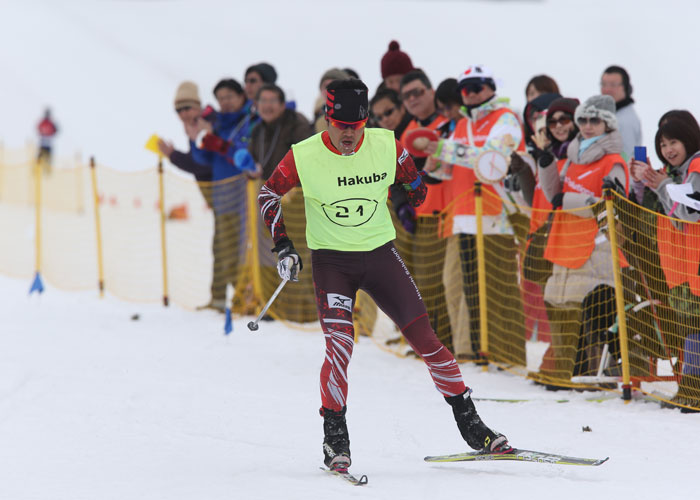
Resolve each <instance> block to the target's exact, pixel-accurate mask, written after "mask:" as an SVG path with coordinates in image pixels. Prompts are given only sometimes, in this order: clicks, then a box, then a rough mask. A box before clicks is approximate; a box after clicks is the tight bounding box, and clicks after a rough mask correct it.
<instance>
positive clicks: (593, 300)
mask: <svg viewBox="0 0 700 500" xmlns="http://www.w3.org/2000/svg"><path fill="white" fill-rule="evenodd" d="M574 120H575V122H576V125H577V126H578V127H579V133H578V135H577V136H576V137H575V138H574V139H573V141H571V143H570V144H569V146H568V148H567V156H568V159H567V162H566V164H565V165H564V166H563V167H562V168H561V172H559V171H558V170H557V168H553V167H552V165H555V164H556V163H557V162H555V157H554V155H553V154H551V153H548V152H545V153H544V154H543V155H542V156H541V157H540V159H539V160H538V169H539V178H540V183H541V184H542V188H543V190H544V193H545V195H547V197H548V198H549V199H550V201H551V204H552V207H553V209H554V210H556V209H559V208H561V209H564V210H566V212H561V211H557V212H556V213H555V215H554V218H553V220H552V224H551V229H550V231H549V236H548V239H547V246H546V248H545V250H544V258H545V259H547V260H548V261H550V262H552V263H553V265H552V275H551V276H550V277H549V278H548V279H547V282H546V285H545V288H544V298H545V301H546V302H547V304H548V312H549V318H550V321H551V327H552V332H551V333H552V347H553V349H554V351H555V356H554V358H555V359H556V362H555V365H556V367H555V368H556V369H555V368H552V370H551V371H550V372H549V373H547V375H548V376H549V377H550V378H554V379H564V380H565V381H566V382H567V383H568V382H569V381H570V380H569V379H570V377H571V376H573V375H594V374H595V372H596V370H597V363H596V362H597V356H598V355H599V350H600V348H601V347H602V345H600V344H599V343H596V340H595V339H597V338H600V337H599V335H602V334H604V333H605V331H607V329H608V328H609V327H610V326H612V324H613V322H614V320H615V314H614V311H615V307H614V296H615V291H614V282H613V272H612V271H613V269H612V257H611V250H610V241H609V239H608V238H607V237H606V234H607V229H606V228H607V218H606V217H605V215H600V213H601V211H602V208H601V207H602V205H601V204H600V202H601V200H602V197H603V191H604V189H605V188H607V187H610V188H612V189H613V190H617V191H619V192H620V193H622V194H623V195H625V196H626V195H627V193H628V191H629V171H628V167H627V163H626V162H625V160H624V158H623V157H622V137H621V135H620V132H619V131H618V122H617V118H616V116H615V101H614V100H613V98H612V97H610V96H607V95H597V96H593V97H590V98H589V99H587V100H586V101H585V102H584V103H583V104H580V105H579V106H578V107H577V108H576V111H575V113H574ZM621 262H622V264H623V265H625V261H624V257H622V258H621ZM595 316H598V318H597V321H596V323H595V327H591V326H590V322H587V318H592V317H595ZM578 325H580V326H578ZM569 339H578V340H577V341H576V342H574V343H573V346H572V345H571V344H572V342H571V340H569ZM576 345H578V348H577V349H572V347H575V346H576ZM574 352H575V353H576V357H575V358H574V357H573V356H572V353H574ZM613 357H614V355H613ZM555 385H556V384H555Z"/></svg>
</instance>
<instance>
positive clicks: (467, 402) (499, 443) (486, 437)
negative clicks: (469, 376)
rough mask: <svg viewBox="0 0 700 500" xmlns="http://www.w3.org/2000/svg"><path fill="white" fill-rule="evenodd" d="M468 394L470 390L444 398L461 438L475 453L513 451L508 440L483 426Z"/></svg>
mask: <svg viewBox="0 0 700 500" xmlns="http://www.w3.org/2000/svg"><path fill="white" fill-rule="evenodd" d="M470 394H471V390H469V389H467V391H466V392H465V393H464V394H460V395H458V396H452V397H446V398H445V401H447V402H448V404H449V405H450V406H451V407H452V413H453V414H454V416H455V421H456V422H457V428H459V432H460V433H461V434H462V437H463V438H464V440H465V441H466V442H467V444H468V445H469V446H471V447H472V448H473V449H475V450H477V451H484V452H487V453H508V452H509V451H510V450H512V449H513V448H512V447H511V446H510V445H509V444H508V439H507V438H506V437H505V436H504V435H503V434H500V433H498V432H494V431H492V430H491V429H489V428H488V427H487V426H486V424H484V422H483V421H482V420H481V417H479V414H478V413H477V412H476V408H475V407H474V402H473V401H472V398H471V396H470Z"/></svg>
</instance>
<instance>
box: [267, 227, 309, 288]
mask: <svg viewBox="0 0 700 500" xmlns="http://www.w3.org/2000/svg"><path fill="white" fill-rule="evenodd" d="M272 251H273V252H276V253H277V273H278V274H279V275H280V278H282V279H283V280H289V281H299V277H298V275H299V271H301V270H302V269H303V268H304V264H302V262H301V257H299V254H298V253H297V251H296V250H295V249H294V245H293V244H292V240H290V239H289V238H282V239H281V240H279V241H278V242H277V245H275V248H273V249H272Z"/></svg>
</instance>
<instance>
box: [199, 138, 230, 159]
mask: <svg viewBox="0 0 700 500" xmlns="http://www.w3.org/2000/svg"><path fill="white" fill-rule="evenodd" d="M228 148H229V143H228V142H226V141H225V140H223V139H222V138H221V137H219V136H217V135H214V134H207V135H205V136H204V137H203V138H202V149H206V150H207V151H213V152H214V153H219V154H222V155H225V154H226V152H227V151H228Z"/></svg>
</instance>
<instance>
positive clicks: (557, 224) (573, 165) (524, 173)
mask: <svg viewBox="0 0 700 500" xmlns="http://www.w3.org/2000/svg"><path fill="white" fill-rule="evenodd" d="M380 69H381V75H382V82H381V84H380V85H379V87H378V88H377V89H376V91H375V92H374V93H373V95H372V96H371V99H370V109H369V120H368V126H370V127H381V128H385V129H388V130H391V131H393V132H394V134H395V137H396V139H398V140H399V141H400V142H401V144H402V145H403V146H404V147H405V148H406V151H407V153H410V154H412V155H413V157H414V162H415V164H416V166H417V168H418V169H419V170H420V171H422V175H423V180H424V181H425V183H426V184H427V187H428V194H427V197H426V200H425V202H424V203H423V204H422V205H421V206H419V207H418V208H416V209H414V208H413V207H412V206H411V205H410V204H409V203H407V200H406V193H405V191H404V190H403V189H401V188H400V186H394V187H392V189H391V190H390V192H389V193H388V202H389V203H390V205H391V207H392V208H393V212H394V217H395V221H396V223H397V226H398V227H401V228H403V230H404V233H403V234H405V235H406V237H408V238H409V239H410V238H411V237H412V235H420V234H424V233H425V231H426V230H427V229H426V228H427V226H426V220H428V218H429V217H431V216H434V215H438V214H444V213H446V212H449V215H450V216H449V217H448V218H446V219H445V220H447V221H448V223H447V224H446V227H443V228H442V230H441V233H440V234H439V236H440V237H442V238H448V237H452V236H453V237H454V238H452V240H453V241H454V242H455V248H454V250H455V252H454V256H455V257H454V258H455V259H456V261H457V265H458V268H459V269H461V271H462V272H461V275H460V276H458V277H457V280H458V284H457V287H458V288H460V289H461V290H462V292H463V297H464V301H465V305H466V319H465V320H464V321H458V320H456V319H455V318H453V317H452V316H455V315H456V314H453V312H452V310H450V316H451V317H450V326H449V330H450V333H451V339H452V348H453V350H454V351H455V354H456V356H457V357H458V359H476V360H478V359H479V358H480V355H481V347H480V336H479V332H480V331H481V329H482V328H488V329H489V331H490V330H500V331H504V332H507V337H508V339H509V340H508V343H509V344H511V345H517V346H524V343H525V340H526V339H527V338H531V337H532V335H533V333H534V332H536V333H537V335H538V337H539V339H540V340H542V339H546V340H549V341H550V342H551V345H550V347H549V350H548V352H547V353H546V354H545V357H544V360H543V364H542V366H541V367H540V370H539V371H540V374H543V375H545V377H544V378H542V380H543V383H545V384H546V385H547V386H548V388H551V389H556V388H558V384H557V383H556V380H558V379H560V380H562V381H564V380H569V379H570V378H571V377H572V376H574V377H575V376H587V375H595V374H596V373H599V372H600V369H604V370H605V373H606V374H616V373H617V371H618V370H619V365H618V359H619V356H620V346H619V341H618V340H617V338H616V337H614V335H612V334H610V332H611V331H612V330H613V329H614V328H613V327H614V326H615V325H616V324H617V322H618V319H617V318H616V310H615V293H616V289H615V282H614V276H613V252H612V249H611V241H610V240H611V239H610V238H609V236H608V234H609V232H610V231H609V228H608V227H607V222H608V220H609V217H608V214H607V213H606V212H605V211H604V209H603V208H604V203H602V201H603V200H604V197H605V195H606V193H608V194H610V193H616V196H617V197H618V198H621V199H626V200H628V201H629V202H630V203H632V204H634V205H635V206H637V207H641V208H642V209H643V210H642V211H641V212H640V213H642V212H643V213H645V214H647V215H649V214H653V213H658V214H662V215H665V216H668V218H665V217H657V218H654V219H653V220H654V221H655V222H654V224H655V227H654V228H653V230H648V229H647V228H642V227H638V228H635V227H634V225H635V220H633V219H632V218H630V217H627V218H625V216H624V213H622V211H621V210H619V211H618V212H619V213H616V214H615V220H617V221H618V222H621V223H626V224H627V226H628V228H629V227H630V226H631V227H632V230H631V231H630V230H627V231H626V232H625V234H624V235H623V237H622V238H621V242H620V243H621V252H620V265H621V266H622V267H623V268H624V272H625V276H626V277H627V278H629V280H631V281H632V282H633V285H631V286H630V288H631V289H633V290H638V289H640V288H639V287H641V286H642V284H643V288H644V292H639V293H636V295H637V296H641V297H642V298H647V299H649V300H650V303H652V304H659V309H660V310H662V312H659V313H658V314H657V313H654V315H653V316H654V319H653V320H648V321H647V322H650V321H653V322H654V325H653V326H654V328H655V330H657V331H659V330H660V331H662V332H663V331H664V330H665V331H666V333H667V334H668V335H667V338H670V337H672V336H675V337H676V338H678V339H680V340H678V341H676V342H675V345H674V342H672V341H670V340H664V341H662V342H661V343H663V344H664V345H663V346H662V348H661V349H662V350H665V352H666V353H667V354H668V353H669V352H670V351H669V350H671V351H672V352H671V354H673V353H675V358H683V357H684V358H685V360H686V365H685V367H683V368H682V373H679V375H682V376H679V380H680V382H679V391H678V394H677V396H676V401H675V402H677V403H679V404H682V405H690V406H695V407H700V366H693V365H692V364H690V363H689V361H690V360H693V359H697V358H698V356H700V353H698V352H696V351H697V350H698V347H697V346H700V275H699V269H698V268H699V266H700V225H698V224H693V223H695V222H697V221H698V220H700V212H699V211H696V210H695V209H693V208H692V205H691V204H683V203H679V202H678V201H677V200H676V199H673V198H672V197H671V195H670V194H669V190H668V189H667V187H668V186H669V185H674V184H684V185H687V186H689V191H688V192H689V193H691V194H689V197H690V198H691V199H692V198H695V199H700V127H699V126H698V122H697V121H696V119H695V118H694V116H693V115H692V114H691V113H690V112H688V111H685V110H669V111H668V112H667V113H666V114H664V115H663V116H662V117H661V118H660V120H659V125H658V131H657V133H656V136H655V137H654V140H653V142H654V147H653V149H654V150H655V152H656V156H657V157H658V160H656V159H654V160H652V159H651V156H649V155H647V154H646V153H645V150H644V148H642V146H644V145H645V142H644V141H643V138H642V134H641V124H640V120H639V118H638V116H637V113H636V110H635V106H636V103H635V101H634V98H633V86H632V83H631V79H630V75H629V74H628V73H627V71H626V70H625V69H624V68H623V67H621V66H617V65H612V66H609V67H607V68H605V69H603V70H602V72H601V76H600V88H599V89H591V95H582V96H572V95H567V94H565V93H562V92H561V90H560V88H559V86H558V85H557V83H556V81H555V79H553V78H552V77H550V76H547V75H537V76H534V77H533V78H531V79H530V80H529V81H528V82H527V84H526V85H525V88H524V93H525V96H526V101H527V105H526V106H525V108H524V111H523V113H522V115H521V114H519V113H517V112H516V111H515V110H514V109H513V108H512V107H511V106H510V103H509V99H508V98H507V97H506V96H502V95H500V94H499V90H500V89H499V87H498V78H497V74H495V73H494V72H493V71H491V69H490V68H489V67H487V66H484V65H472V66H468V67H467V68H456V71H455V75H457V74H458V76H457V77H456V78H454V77H450V78H445V79H443V80H440V81H438V80H433V79H432V78H431V76H432V75H427V74H426V73H425V72H424V71H422V70H421V69H419V68H417V67H415V66H414V63H413V61H412V60H411V58H410V57H409V55H408V54H406V53H405V52H403V51H402V50H401V48H400V45H399V44H398V43H397V42H395V41H392V42H391V43H390V44H389V47H388V51H387V52H386V53H385V54H384V56H383V57H382V58H381V61H380ZM457 70H462V72H461V73H458V71H457ZM349 78H360V76H359V75H358V74H357V73H356V72H355V71H354V70H352V69H351V68H340V67H333V68H329V69H328V70H327V71H325V72H324V73H323V74H322V75H320V78H319V79H318V80H316V81H315V82H314V84H316V82H318V83H317V84H318V89H319V95H318V98H317V100H316V103H315V105H314V109H313V110H309V111H312V114H310V115H309V116H310V117H311V120H309V119H307V117H305V116H304V115H303V114H302V113H300V112H299V111H297V110H296V104H295V103H294V102H293V101H288V100H287V97H286V94H285V91H284V90H283V89H282V88H281V87H280V86H279V85H278V84H277V83H276V82H277V72H276V70H275V68H274V67H273V66H272V65H271V64H269V63H266V62H261V63H258V64H254V65H252V66H250V67H249V68H247V70H246V71H245V74H244V75H243V79H242V83H241V82H239V81H238V80H236V79H235V78H229V77H227V78H224V79H222V80H221V81H219V82H218V83H217V84H216V86H215V87H214V89H213V91H212V92H213V97H214V99H215V100H216V103H217V106H216V108H214V107H212V106H203V102H202V99H201V96H200V92H199V89H198V87H197V85H196V84H195V83H193V82H190V81H185V82H182V83H181V84H180V85H179V86H178V88H177V89H176V91H175V99H174V108H175V111H176V113H177V116H178V118H179V119H180V120H181V122H182V124H183V127H184V132H185V134H186V135H187V137H188V139H189V151H187V152H185V151H178V150H177V149H175V148H174V147H173V145H172V143H171V142H168V141H165V140H161V141H160V142H159V149H160V151H161V152H162V154H163V155H164V156H166V157H168V158H169V160H170V162H171V163H172V164H173V165H175V166H176V167H178V168H180V169H182V170H184V171H187V172H189V173H191V174H192V175H194V177H195V178H196V180H197V181H199V182H200V185H204V184H206V183H210V182H211V183H212V186H213V187H212V188H211V189H204V188H203V189H202V193H203V195H204V197H205V199H206V201H207V203H208V204H209V206H210V207H211V208H212V211H213V214H214V220H215V225H214V237H213V243H212V249H213V255H214V277H213V280H212V288H211V302H210V303H209V304H207V305H206V307H209V308H213V309H216V310H220V311H223V310H224V306H225V304H224V301H225V289H226V285H227V284H228V283H233V284H235V276H237V275H238V273H239V272H240V269H239V268H240V259H239V256H240V255H241V252H240V251H239V250H238V249H239V248H240V247H241V246H242V245H244V244H245V238H246V234H247V233H246V232H245V231H244V230H242V229H241V226H242V225H243V224H245V220H244V219H245V217H244V216H243V215H242V214H243V213H244V212H243V211H244V207H242V206H241V203H240V201H239V198H241V194H242V193H241V192H239V191H237V190H238V189H239V188H238V187H236V186H238V184H240V183H238V184H234V183H227V182H226V181H230V180H231V179H239V180H245V181H246V182H245V183H243V184H246V183H250V182H254V183H257V185H258V186H260V185H261V184H262V182H263V181H265V180H267V179H268V178H269V177H270V175H271V174H272V172H273V170H274V169H275V167H276V166H277V164H278V163H279V162H280V161H281V160H282V158H283V157H284V155H285V154H286V153H287V151H289V149H290V147H291V146H292V145H293V144H296V143H298V142H300V141H302V140H303V139H306V138H307V137H310V136H311V135H313V134H315V133H319V132H322V131H324V130H326V128H327V127H328V121H327V119H326V109H325V107H326V105H327V96H326V88H327V87H328V85H329V84H330V83H331V82H332V81H334V80H345V79H349ZM421 134H422V135H421ZM419 136H421V137H427V138H428V139H429V140H428V141H427V142H426V141H423V142H422V143H421V144H423V147H422V148H421V147H418V144H419V142H418V141H417V139H416V138H417V137H419ZM451 144H452V145H454V144H459V145H461V146H464V147H463V148H462V150H463V152H462V153H460V154H461V156H460V157H459V159H456V157H455V159H454V161H450V159H449V158H448V157H447V156H445V155H446V154H447V151H449V146H450V145H451ZM650 149H652V148H650ZM488 155H493V158H492V159H491V160H489V161H491V162H492V163H491V164H492V165H493V164H494V163H493V162H498V161H503V162H504V164H505V165H506V168H505V169H504V171H503V175H502V176H500V177H499V178H488V175H487V173H486V172H485V170H484V167H483V164H484V161H485V160H484V158H487V157H488ZM394 188H395V189H394ZM482 192H483V194H484V198H483V200H484V201H483V211H482V216H481V220H479V221H478V220H477V206H476V205H477V204H476V197H477V196H478V195H479V194H480V193H482ZM300 206H301V205H300ZM518 206H522V207H527V209H528V210H527V211H521V210H517V209H515V208H516V207H518ZM647 220H651V219H647ZM479 224H481V227H482V229H481V231H482V233H483V235H484V245H485V247H486V249H487V253H489V252H495V253H498V254H499V256H500V258H499V260H498V262H486V273H487V276H489V277H492V278H493V279H495V280H497V282H498V287H495V288H497V292H498V295H497V297H496V296H493V297H492V296H489V301H488V304H489V313H488V320H487V322H488V325H481V321H482V315H481V314H480V301H479V287H478V285H479V283H478V266H477V226H478V225H479ZM231 235H233V236H231ZM436 236H437V235H436ZM224 239H227V241H228V243H227V245H225V244H224V242H223V240H224ZM231 239H233V243H232V244H231ZM266 245H267V246H266ZM272 245H273V244H272V242H271V240H265V241H263V242H262V243H261V248H262V251H263V252H266V251H267V250H268V249H269V248H271V247H272ZM231 248H233V250H231ZM635 248H642V249H645V251H647V252H648V253H649V256H648V258H647V257H645V259H644V261H645V262H652V263H653V264H654V265H655V267H656V268H658V269H659V270H660V271H658V272H656V273H655V274H654V271H653V269H652V267H654V266H652V265H649V266H646V267H645V266H644V265H643V264H641V263H640V262H638V260H640V259H638V258H637V257H634V256H633V255H630V252H631V253H632V254H634V252H633V250H634V249H635ZM444 251H445V252H447V253H448V254H449V250H448V249H447V248H446V249H445V250H444ZM679 254H682V255H679ZM635 255H636V254H635ZM443 257H444V255H443ZM404 258H405V259H406V260H407V261H408V262H411V263H412V264H413V265H420V264H421V259H422V260H425V259H426V258H429V257H426V256H425V255H420V254H419V252H417V251H416V252H415V253H413V254H412V255H404ZM430 258H432V256H431V257H430ZM448 261H449V259H448V258H446V260H445V262H446V263H447V262H448ZM261 262H270V260H269V258H267V259H265V258H262V259H261ZM450 262H452V261H450ZM453 263H454V262H453ZM269 266H270V268H271V271H270V272H272V273H274V264H273V263H270V264H269ZM449 274H450V273H447V272H445V273H443V276H442V277H441V278H439V281H441V282H442V283H441V284H440V285H441V286H442V285H443V284H444V286H445V288H448V280H449V279H452V277H451V276H448V275H449ZM652 275H653V276H652ZM416 281H417V282H418V285H419V287H421V282H420V277H419V276H416ZM424 284H425V285H426V286H428V285H429V284H428V283H424ZM491 293H492V292H491V289H489V291H488V292H487V294H491ZM634 295H635V293H632V296H633V297H632V298H630V297H625V300H626V302H628V303H630V302H632V303H634V302H635V298H634ZM637 301H638V302H639V300H637ZM361 302H362V301H361V300H360V298H358V303H361ZM443 302H444V300H443ZM426 306H427V307H428V311H429V313H430V312H431V308H439V307H442V306H441V304H438V303H434V304H431V302H430V301H429V300H426ZM368 307H369V306H368ZM448 309H449V307H448ZM365 313H366V312H365ZM659 316H661V318H660V319H659ZM432 317H433V315H432V314H431V318H432ZM309 320H311V319H309ZM433 326H434V327H435V325H433ZM436 330H437V328H436ZM668 330H673V332H669V331H668ZM657 337H658V335H657ZM570 338H572V339H573V340H561V339H570ZM605 344H608V345H609V348H608V349H606V350H608V351H609V352H610V356H608V358H603V356H602V353H601V352H600V349H599V347H600V346H601V345H605ZM694 346H695V347H694ZM521 349H522V350H523V351H524V348H523V347H521ZM567 353H573V354H570V355H569V354H567ZM567 357H568V358H570V359H567V360H566V362H565V363H563V364H562V362H561V361H560V360H561V358H567ZM668 357H669V358H671V357H674V356H671V355H669V356H668ZM549 358H552V359H556V361H552V362H549V361H548V359H549ZM601 363H603V365H601ZM535 378H536V377H535ZM553 381H554V382H553Z"/></svg>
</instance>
